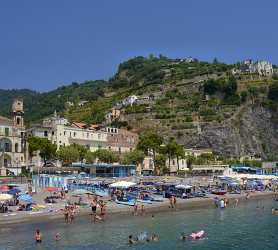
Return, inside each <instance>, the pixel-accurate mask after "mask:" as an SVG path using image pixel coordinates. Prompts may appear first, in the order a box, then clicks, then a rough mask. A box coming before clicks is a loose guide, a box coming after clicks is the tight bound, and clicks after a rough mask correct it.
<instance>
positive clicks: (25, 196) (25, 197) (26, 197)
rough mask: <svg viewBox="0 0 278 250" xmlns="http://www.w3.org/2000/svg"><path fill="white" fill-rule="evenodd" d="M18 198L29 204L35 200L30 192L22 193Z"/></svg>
mask: <svg viewBox="0 0 278 250" xmlns="http://www.w3.org/2000/svg"><path fill="white" fill-rule="evenodd" d="M18 200H19V201H21V202H25V203H28V204H30V203H32V202H33V198H32V196H30V195H29V194H22V195H20V196H19V197H18Z"/></svg>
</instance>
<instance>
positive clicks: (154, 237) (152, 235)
mask: <svg viewBox="0 0 278 250" xmlns="http://www.w3.org/2000/svg"><path fill="white" fill-rule="evenodd" d="M146 241H148V242H149V241H158V236H157V235H156V234H154V233H152V234H151V235H150V236H149V237H148V238H147V240H146Z"/></svg>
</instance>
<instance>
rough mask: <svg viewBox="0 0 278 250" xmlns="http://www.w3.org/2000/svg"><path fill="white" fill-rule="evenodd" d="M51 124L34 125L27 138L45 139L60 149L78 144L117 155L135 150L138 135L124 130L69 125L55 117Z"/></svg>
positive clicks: (80, 124) (79, 124) (77, 123)
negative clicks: (109, 151)
mask: <svg viewBox="0 0 278 250" xmlns="http://www.w3.org/2000/svg"><path fill="white" fill-rule="evenodd" d="M50 120H51V122H48V123H46V122H43V124H42V125H34V126H33V127H32V128H31V129H30V130H29V132H28V134H29V136H37V137H40V138H47V139H48V140H49V141H51V142H52V143H53V144H56V145H57V149H58V150H59V148H60V147H63V146H69V145H72V144H78V145H82V146H85V147H86V148H88V149H89V150H90V151H92V152H94V151H96V150H98V149H107V150H111V151H114V152H118V153H124V152H130V151H132V150H134V149H135V147H136V144H137V142H138V135H137V134H136V133H132V132H130V131H128V130H126V129H118V128H110V127H104V128H101V127H99V126H96V125H90V126H88V125H86V124H85V123H81V122H74V123H72V124H71V125H69V124H68V123H66V122H65V120H64V118H60V117H56V119H50Z"/></svg>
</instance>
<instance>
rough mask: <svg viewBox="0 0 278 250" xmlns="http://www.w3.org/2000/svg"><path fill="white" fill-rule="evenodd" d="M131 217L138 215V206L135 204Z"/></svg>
mask: <svg viewBox="0 0 278 250" xmlns="http://www.w3.org/2000/svg"><path fill="white" fill-rule="evenodd" d="M133 215H134V216H137V215H138V204H137V202H135V204H134V207H133Z"/></svg>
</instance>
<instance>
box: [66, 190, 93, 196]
mask: <svg viewBox="0 0 278 250" xmlns="http://www.w3.org/2000/svg"><path fill="white" fill-rule="evenodd" d="M71 194H72V195H85V194H93V193H92V192H90V191H88V190H86V189H76V190H74V191H73V192H72V193H71Z"/></svg>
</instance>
